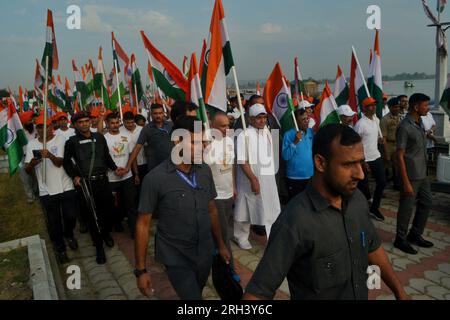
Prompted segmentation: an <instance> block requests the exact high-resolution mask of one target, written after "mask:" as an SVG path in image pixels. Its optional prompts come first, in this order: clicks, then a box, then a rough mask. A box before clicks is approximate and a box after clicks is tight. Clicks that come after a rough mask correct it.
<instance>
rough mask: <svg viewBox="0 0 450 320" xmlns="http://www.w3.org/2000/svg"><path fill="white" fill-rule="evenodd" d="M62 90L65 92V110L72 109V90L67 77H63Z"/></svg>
mask: <svg viewBox="0 0 450 320" xmlns="http://www.w3.org/2000/svg"><path fill="white" fill-rule="evenodd" d="M64 92H65V96H66V101H65V104H66V107H65V109H66V110H72V111H73V104H72V103H73V100H74V99H73V91H72V88H71V87H70V82H69V79H67V77H66V78H65V81H64Z"/></svg>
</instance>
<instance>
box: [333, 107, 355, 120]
mask: <svg viewBox="0 0 450 320" xmlns="http://www.w3.org/2000/svg"><path fill="white" fill-rule="evenodd" d="M337 112H338V114H339V115H340V116H346V117H353V116H354V115H355V114H356V112H355V111H353V110H352V108H351V107H350V106H349V105H347V104H343V105H342V106H339V108H338V109H337Z"/></svg>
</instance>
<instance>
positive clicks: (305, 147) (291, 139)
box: [282, 109, 314, 200]
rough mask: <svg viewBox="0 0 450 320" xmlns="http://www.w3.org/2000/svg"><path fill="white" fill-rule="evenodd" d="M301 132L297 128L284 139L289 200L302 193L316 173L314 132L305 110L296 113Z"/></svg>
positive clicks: (283, 150)
mask: <svg viewBox="0 0 450 320" xmlns="http://www.w3.org/2000/svg"><path fill="white" fill-rule="evenodd" d="M295 118H296V120H297V124H298V128H299V131H297V130H296V129H295V128H294V129H291V130H290V131H288V132H286V134H285V135H284V138H283V149H282V157H283V159H284V161H286V176H287V181H286V182H287V186H288V192H289V200H290V199H292V198H293V197H295V196H296V195H297V194H299V193H300V192H302V191H303V190H304V189H305V187H306V185H307V183H308V181H309V179H310V178H311V177H312V175H313V173H314V166H313V158H312V143H313V136H314V131H313V130H312V129H311V128H308V123H309V118H308V114H307V113H306V110H305V109H297V110H296V111H295Z"/></svg>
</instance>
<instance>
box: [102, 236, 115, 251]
mask: <svg viewBox="0 0 450 320" xmlns="http://www.w3.org/2000/svg"><path fill="white" fill-rule="evenodd" d="M103 241H104V242H105V244H106V246H107V247H110V248H112V247H114V239H113V238H111V236H110V235H109V234H108V235H107V236H105V237H104V238H103Z"/></svg>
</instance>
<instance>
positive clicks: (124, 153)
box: [105, 132, 133, 182]
mask: <svg viewBox="0 0 450 320" xmlns="http://www.w3.org/2000/svg"><path fill="white" fill-rule="evenodd" d="M105 139H106V142H107V143H108V149H109V154H110V155H111V157H112V159H113V160H114V162H115V163H116V166H118V167H122V168H125V167H126V166H127V163H128V159H129V158H130V153H131V152H132V151H133V149H130V148H131V137H130V135H128V134H127V133H124V132H119V133H118V134H116V135H112V134H110V133H109V132H108V133H106V134H105ZM132 176H133V174H132V173H131V171H130V172H128V173H127V174H126V175H124V176H123V177H119V176H117V175H116V174H115V173H114V172H113V171H111V170H108V179H109V182H119V181H124V180H126V179H129V178H131V177H132Z"/></svg>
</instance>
